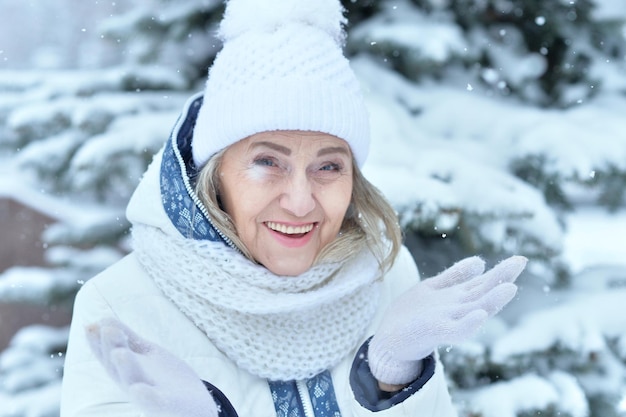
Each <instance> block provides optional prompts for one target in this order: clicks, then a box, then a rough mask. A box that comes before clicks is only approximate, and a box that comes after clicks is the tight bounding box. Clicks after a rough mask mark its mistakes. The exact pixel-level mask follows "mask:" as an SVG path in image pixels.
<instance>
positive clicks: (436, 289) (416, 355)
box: [368, 256, 528, 385]
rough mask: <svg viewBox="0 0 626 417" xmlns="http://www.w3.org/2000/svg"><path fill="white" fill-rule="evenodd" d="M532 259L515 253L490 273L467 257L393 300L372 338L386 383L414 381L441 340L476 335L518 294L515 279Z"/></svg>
mask: <svg viewBox="0 0 626 417" xmlns="http://www.w3.org/2000/svg"><path fill="white" fill-rule="evenodd" d="M527 261H528V260H527V259H526V258H525V257H523V256H512V257H510V258H508V259H506V260H504V261H502V262H500V263H499V264H498V265H496V266H495V267H494V268H493V269H491V270H489V271H487V272H484V270H485V263H484V262H483V260H481V259H480V258H478V257H471V258H466V259H464V260H462V261H460V262H458V263H456V264H454V265H453V266H452V267H450V268H448V269H446V270H445V271H443V272H442V273H440V274H439V275H437V276H436V277H433V278H430V279H426V280H423V281H421V282H419V283H418V284H416V285H415V286H413V287H412V288H411V289H410V290H409V291H407V292H406V293H405V294H403V295H402V296H401V297H399V298H398V299H397V300H396V301H395V302H394V303H393V304H392V305H390V307H389V309H388V310H387V312H386V314H385V316H384V317H383V320H382V322H381V325H380V328H379V329H378V331H377V332H376V334H375V335H374V337H373V338H372V340H371V341H370V345H369V350H368V361H369V367H370V370H371V371H372V374H373V375H374V377H375V378H376V379H377V380H378V381H379V382H381V383H383V384H386V385H405V384H408V383H410V382H412V381H414V380H415V379H416V378H417V377H418V376H419V373H420V372H421V359H423V358H425V357H427V356H428V355H430V354H431V353H432V352H433V351H434V350H435V349H436V348H437V347H438V346H440V345H448V344H454V343H458V342H460V341H462V340H464V339H466V338H468V337H470V336H471V335H472V334H473V333H474V332H475V331H476V330H477V329H478V328H479V327H480V326H481V325H482V324H484V322H485V321H486V320H487V318H489V317H490V316H493V315H494V314H496V313H497V312H498V311H500V309H502V307H504V306H505V305H506V304H507V303H508V302H509V301H511V299H513V297H514V296H515V293H516V291H517V286H516V285H515V284H513V281H515V279H516V278H517V277H518V276H519V274H520V273H521V272H522V270H523V269H524V267H525V266H526V262H527ZM483 272H484V273H483Z"/></svg>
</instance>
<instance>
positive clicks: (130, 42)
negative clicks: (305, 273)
mask: <svg viewBox="0 0 626 417" xmlns="http://www.w3.org/2000/svg"><path fill="white" fill-rule="evenodd" d="M344 5H345V7H346V8H347V9H348V17H349V19H350V26H349V28H348V29H349V32H348V41H347V44H346V53H347V54H349V55H350V58H351V62H352V64H353V67H354V69H355V71H356V73H357V75H358V77H359V79H360V80H361V82H362V84H363V89H364V92H365V94H366V98H367V102H368V106H369V108H370V112H371V116H372V132H373V144H372V151H371V154H370V158H369V160H368V162H367V164H366V168H365V173H366V175H367V176H368V177H369V178H370V180H371V181H372V182H374V183H375V184H376V185H378V186H379V187H380V188H381V189H382V190H383V192H384V193H385V194H386V195H387V196H388V197H389V199H390V200H391V201H392V203H393V204H394V206H395V207H396V209H397V210H398V213H399V214H400V217H401V221H402V225H403V227H404V228H405V231H406V236H407V245H408V246H409V247H410V249H411V250H412V252H413V254H414V256H415V259H416V262H417V263H418V265H419V267H420V269H421V270H422V272H423V273H424V275H426V276H428V275H430V274H432V273H435V272H437V271H438V270H440V269H442V268H443V267H445V266H447V265H449V264H451V263H453V262H454V261H456V260H458V259H459V258H461V257H464V256H468V255H472V254H480V255H482V256H484V257H485V258H486V259H487V260H488V261H489V262H490V263H494V262H497V260H499V259H501V258H503V257H505V256H508V255H510V254H513V253H519V254H523V255H525V256H527V257H529V258H530V260H531V262H530V263H529V267H528V270H527V272H526V273H525V274H524V275H523V276H522V277H521V278H520V291H519V295H518V297H517V298H516V299H515V300H514V302H512V303H511V305H509V306H508V307H507V308H506V309H505V311H503V312H502V314H500V315H499V316H498V317H497V318H495V319H493V320H492V321H491V322H490V323H489V324H488V325H487V326H486V327H485V329H484V330H483V331H482V332H481V333H480V334H479V335H477V336H476V338H475V339H474V340H472V341H469V342H467V343H464V344H462V345H459V346H454V347H442V358H443V360H444V362H445V365H446V369H447V372H448V377H449V380H450V387H451V391H452V394H453V397H454V399H455V403H456V404H457V406H458V409H459V413H460V415H461V416H464V417H469V416H473V417H477V416H481V417H491V416H494V417H495V416H498V417H509V416H510V417H513V416H520V417H521V416H530V415H542V416H557V415H558V416H571V417H586V416H588V417H624V416H626V314H624V307H623V306H624V303H625V302H626V201H625V195H626V194H625V193H626V118H625V116H624V115H626V4H625V3H624V2H623V0H595V1H589V0H523V1H522V0H483V1H473V0H411V1H410V0H398V1H395V0H383V1H375V0H350V1H345V2H344ZM221 6H222V5H221V1H218V0H187V1H180V2H170V1H162V2H159V1H158V0H142V1H139V0H119V1H114V2H113V1H99V0H88V1H81V2H79V4H78V3H76V2H72V1H70V0H56V1H55V2H51V1H49V0H31V1H21V0H0V158H1V161H0V162H2V163H0V201H1V200H12V201H17V202H19V203H20V204H21V205H23V207H24V209H25V210H26V209H30V210H35V211H37V212H40V213H42V214H44V215H46V216H47V217H49V218H51V219H53V221H52V222H51V224H50V225H48V226H47V227H45V228H44V229H43V230H41V240H42V242H43V247H44V248H45V259H46V263H45V265H37V266H33V265H13V266H11V267H10V268H8V269H6V270H4V271H0V312H2V311H7V310H2V309H1V307H2V305H3V304H4V305H5V306H11V305H13V306H15V305H20V306H21V305H31V306H39V308H41V309H42V310H41V311H42V312H43V313H42V314H44V315H45V314H46V313H45V311H46V309H50V308H54V309H57V310H63V309H66V310H67V311H69V306H71V302H72V299H73V296H74V294H75V292H76V291H77V289H78V288H79V287H80V285H81V284H82V283H84V282H85V281H86V280H88V279H89V278H90V277H92V276H93V275H94V274H95V273H97V272H98V271H100V270H102V269H104V268H105V267H106V266H108V265H110V264H111V263H113V262H115V260H117V259H119V258H120V257H122V256H123V255H124V254H125V253H126V252H127V251H128V250H129V244H128V239H127V234H126V232H127V228H128V224H127V222H126V221H125V218H124V208H125V205H126V202H127V200H128V198H129V196H130V193H131V192H132V190H133V189H134V187H135V185H136V183H137V181H138V180H139V178H140V177H141V174H142V173H143V171H144V169H145V167H146V164H147V163H148V162H149V161H150V159H151V156H152V154H153V153H154V152H155V151H156V150H158V149H159V147H160V146H161V145H162V143H163V141H164V140H165V138H166V137H167V134H168V133H169V131H170V129H171V127H172V125H173V123H174V121H175V119H176V117H177V115H178V112H179V110H180V107H181V105H182V103H183V102H184V100H185V99H186V98H187V97H189V95H191V94H192V93H193V92H195V91H197V90H199V89H201V88H202V83H203V81H204V75H205V73H206V68H207V66H208V65H210V62H211V60H212V58H213V56H214V54H215V53H216V51H217V50H218V49H219V43H218V42H216V41H215V39H213V37H212V35H211V34H212V30H213V29H214V28H215V24H216V23H217V22H218V21H219V18H220V16H221V10H222V9H221ZM13 221H14V219H12V218H6V217H3V218H2V223H3V225H6V226H8V225H9V224H10V222H13ZM5 222H6V223H5ZM3 229H4V230H7V227H3ZM19 238H20V236H19V235H18V236H6V235H5V236H0V244H1V245H4V246H3V247H2V250H3V251H4V250H7V249H8V246H7V245H12V242H14V240H12V239H19ZM5 314H11V313H5ZM8 318H13V317H6V316H5V317H2V316H0V326H3V325H4V324H3V323H6V322H7V321H8V320H7V319H8ZM23 324H24V326H23V327H22V328H21V329H20V330H19V331H18V332H16V334H15V335H14V336H13V338H12V340H11V341H10V344H9V345H8V346H7V347H6V349H5V350H4V351H1V352H0V417H8V416H11V417H17V416H29V417H40V416H41V417H44V416H51V417H52V416H58V398H59V390H60V378H61V376H62V365H63V355H64V352H65V343H66V341H67V328H66V327H64V326H60V327H59V326H50V325H48V324H47V323H46V321H45V320H34V321H32V322H25V323H23Z"/></svg>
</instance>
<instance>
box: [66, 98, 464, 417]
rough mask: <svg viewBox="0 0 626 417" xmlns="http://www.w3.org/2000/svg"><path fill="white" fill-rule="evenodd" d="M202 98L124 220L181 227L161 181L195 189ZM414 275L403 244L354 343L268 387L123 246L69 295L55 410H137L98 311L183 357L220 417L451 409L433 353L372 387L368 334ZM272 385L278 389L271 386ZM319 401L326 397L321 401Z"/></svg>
mask: <svg viewBox="0 0 626 417" xmlns="http://www.w3.org/2000/svg"><path fill="white" fill-rule="evenodd" d="M201 100H202V97H201V96H194V97H192V98H191V99H190V101H189V102H188V104H187V105H186V106H185V110H184V112H183V115H182V116H181V118H180V119H179V122H178V123H177V126H176V128H175V129H174V131H173V133H172V137H171V138H170V140H169V141H168V143H167V145H166V146H165V148H164V150H163V151H162V152H160V153H159V155H158V156H157V157H156V158H155V160H154V162H153V163H152V165H151V167H150V168H149V169H148V171H147V173H146V175H145V176H144V178H143V179H142V182H141V184H140V185H139V187H138V188H137V191H136V192H135V194H134V196H133V198H132V200H131V203H130V204H129V208H128V213H127V214H128V218H129V220H130V221H131V222H132V223H137V222H141V223H147V224H150V225H152V226H156V227H160V228H162V229H163V230H165V231H166V232H167V233H180V230H181V227H185V225H184V222H182V221H181V220H180V217H178V218H176V217H174V216H175V215H176V214H175V213H173V212H170V211H168V210H169V208H170V207H171V206H172V205H171V204H168V201H167V198H168V197H167V195H166V194H167V191H166V190H165V189H164V181H165V182H167V181H168V180H172V181H174V183H173V185H172V184H169V185H168V186H167V187H169V188H170V189H171V188H172V186H173V187H174V188H177V187H178V189H180V187H184V188H185V189H186V190H187V191H188V194H189V195H188V197H189V199H188V200H189V202H188V203H187V204H195V202H196V200H195V194H193V193H192V192H191V190H190V188H189V187H188V185H189V178H188V175H189V174H188V172H187V171H188V169H189V168H190V164H189V162H188V161H189V160H190V149H189V146H188V144H189V143H190V140H189V138H190V135H191V132H192V129H193V125H194V122H195V117H196V115H197V110H198V108H199V106H200V104H201ZM176 166H178V168H180V170H179V171H178V172H179V173H181V175H178V178H172V177H176V176H177V175H175V174H174V175H173V174H172V172H174V171H172V170H171V168H172V167H176ZM167 187H166V188H167ZM183 211H184V210H183ZM179 214H180V213H179ZM181 225H182V226H181ZM187 226H190V227H191V225H187ZM197 229H199V231H198V232H197V233H196V232H195V231H194V237H195V238H203V237H202V236H196V235H197V234H202V233H206V232H207V230H206V229H203V228H197ZM209 232H211V230H210V227H209ZM212 233H214V231H212ZM418 279H419V278H418V272H417V268H416V266H415V263H414V262H413V259H412V257H411V255H410V254H409V252H408V250H407V249H406V248H403V249H402V251H401V253H400V255H399V257H398V259H397V261H396V263H395V265H394V266H393V268H392V269H391V270H390V271H389V272H388V273H387V275H386V276H385V278H384V281H383V285H382V286H381V291H382V294H381V297H380V305H379V311H378V313H377V315H376V317H375V318H374V320H373V321H372V323H371V324H370V326H369V331H368V335H367V337H365V338H364V340H363V341H362V343H361V344H359V345H358V346H355V347H354V351H353V353H352V354H350V355H349V356H348V357H346V358H345V359H344V360H343V361H342V362H341V363H340V364H339V365H338V366H336V367H335V368H333V369H330V370H328V372H325V373H323V374H320V376H319V378H318V377H314V378H312V379H311V380H309V381H291V382H287V383H284V384H282V385H281V386H280V387H279V388H277V386H276V384H274V383H268V381H266V380H265V379H262V378H259V377H257V376H254V375H252V374H250V373H248V372H247V371H245V370H242V369H240V368H238V367H237V365H236V364H235V363H234V362H232V361H231V360H230V359H229V358H228V357H227V356H225V355H224V354H223V353H222V352H220V351H219V350H218V349H217V348H216V347H215V346H214V345H213V344H212V343H211V342H210V341H209V339H208V338H207V337H206V335H205V334H204V333H202V331H200V330H199V329H198V328H197V327H196V326H195V325H194V324H193V322H192V321H190V320H189V319H188V318H187V317H186V316H185V315H184V314H183V313H181V312H180V311H179V310H178V308H177V307H176V306H175V305H174V304H173V303H172V302H171V301H170V300H169V299H168V298H167V297H166V296H165V295H164V294H163V293H162V292H161V291H160V290H159V288H157V286H156V285H155V284H154V282H153V281H152V279H151V278H150V277H149V276H148V274H147V273H146V272H145V271H144V270H143V268H142V266H141V265H140V263H139V262H138V260H137V259H136V257H135V255H134V254H133V253H131V254H130V255H128V256H126V257H125V258H124V259H122V260H121V261H119V262H117V263H116V264H114V265H113V266H111V267H109V268H108V269H107V270H105V271H104V272H102V273H101V274H99V275H98V276H96V277H94V278H92V279H91V280H89V281H88V282H87V283H86V284H85V285H84V286H83V287H82V288H81V290H80V291H79V293H78V295H77V297H76V302H75V307H74V317H73V319H72V326H71V331H70V339H69V345H68V351H67V356H66V360H65V370H64V379H63V390H62V401H61V417H78V416H94V417H95V416H103V417H104V416H106V417H122V416H140V415H141V411H140V410H138V409H137V408H135V407H134V406H133V404H131V403H129V401H128V398H127V396H126V393H125V392H123V391H122V390H121V389H120V388H119V387H118V386H117V385H116V384H115V383H114V382H113V380H112V379H110V378H109V376H108V375H107V374H106V372H105V370H104V368H103V367H102V365H100V363H99V362H98V361H97V359H96V358H95V357H94V355H93V354H92V353H91V351H90V349H89V346H88V344H87V340H86V337H85V327H86V326H87V325H89V324H92V323H94V322H96V321H98V320H101V319H104V318H107V317H115V318H117V319H119V320H120V321H122V322H123V323H125V324H126V325H127V326H129V327H130V328H131V329H133V330H134V331H135V332H137V333H138V334H139V335H141V336H143V337H145V338H146V339H148V340H150V341H152V342H154V343H157V344H158V345H160V346H162V347H163V348H166V349H167V350H169V351H170V352H171V353H173V354H174V355H176V356H177V357H179V358H181V359H182V360H184V361H185V362H186V363H187V364H189V366H190V367H191V368H193V369H194V370H195V372H196V373H197V375H198V376H199V377H200V378H201V379H202V380H203V381H205V384H206V385H207V387H208V388H210V389H211V392H212V394H213V396H214V398H215V400H216V402H218V404H219V405H220V410H221V411H220V417H235V416H240V417H275V416H277V415H278V416H283V415H285V416H287V415H290V416H291V415H299V416H301V417H325V416H333V417H338V415H339V413H340V415H341V416H344V417H348V416H354V417H356V416H373V415H376V416H379V417H395V416H397V417H400V416H423V417H453V416H455V415H456V412H455V410H454V407H453V405H452V402H451V400H450V396H449V394H448V390H447V386H446V382H445V378H444V373H443V368H442V365H441V363H440V362H439V360H438V359H437V357H436V355H435V354H433V355H431V356H430V357H429V358H427V359H425V360H424V364H425V366H424V371H423V373H422V375H421V376H420V377H419V378H418V380H417V381H415V382H414V383H413V384H411V385H410V386H409V388H407V389H405V390H403V391H401V392H399V393H397V394H395V395H390V396H387V397H384V396H382V397H381V396H380V395H379V394H380V392H378V391H377V389H376V381H375V380H374V378H373V377H372V376H371V374H370V373H369V369H368V366H367V362H366V360H367V339H368V338H369V336H371V335H373V334H374V332H375V331H376V329H377V327H378V323H379V321H380V319H381V318H382V314H383V313H384V311H385V309H386V308H387V306H388V305H389V304H390V303H391V302H392V301H393V299H394V298H396V297H398V296H399V295H401V294H402V293H403V292H404V291H405V290H406V289H407V288H409V287H410V286H412V285H414V284H415V283H416V282H417V280H418ZM311 387H314V388H311ZM279 390H280V392H281V393H282V394H277V392H278V391H279ZM290 390H291V391H290ZM284 393H287V394H289V395H292V396H293V398H294V399H295V401H290V403H291V404H292V406H293V407H294V409H293V410H292V409H289V410H285V409H282V410H279V411H278V412H277V411H276V410H277V409H279V407H278V406H277V403H276V397H277V396H278V395H283V394H284ZM311 394H312V395H311ZM207 395H209V391H207ZM290 398H292V397H290ZM326 399H330V400H331V401H328V403H323V401H326ZM320 404H322V405H323V407H320ZM328 404H330V405H328ZM180 417H185V416H180Z"/></svg>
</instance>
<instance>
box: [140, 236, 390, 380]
mask: <svg viewBox="0 0 626 417" xmlns="http://www.w3.org/2000/svg"><path fill="white" fill-rule="evenodd" d="M133 237H134V242H135V250H136V252H137V255H138V259H139V261H140V262H141V264H142V265H143V267H144V268H145V269H146V271H147V272H148V274H149V275H150V276H151V277H152V279H153V280H154V282H155V283H156V285H157V286H158V287H159V288H160V289H161V291H162V292H163V293H164V294H165V295H166V296H167V297H168V298H169V299H171V300H172V302H174V304H176V305H177V307H178V308H179V309H180V310H181V311H182V312H183V313H184V314H185V315H186V316H187V317H189V318H190V319H191V320H192V321H193V322H194V323H195V325H196V326H197V327H198V328H200V329H201V330H202V331H203V332H204V333H205V334H206V335H207V337H208V338H209V339H210V340H211V341H212V342H213V343H214V344H215V345H216V346H217V348H218V349H220V350H221V351H222V352H223V353H224V354H226V355H227V356H228V357H229V358H230V359H231V360H233V361H234V362H235V363H237V365H238V366H239V367H241V368H243V369H245V370H247V371H248V372H250V373H252V374H254V375H257V376H259V377H262V378H267V379H270V380H284V381H287V380H299V379H306V378H310V377H312V376H314V375H317V374H318V373H320V372H322V371H324V370H326V369H330V368H332V367H334V366H335V365H337V364H338V363H339V362H340V361H341V360H342V359H343V358H345V357H346V356H347V355H348V354H350V353H351V352H354V350H355V349H356V348H357V347H358V344H359V343H360V342H361V341H362V340H363V338H364V336H365V331H366V329H367V328H368V325H369V324H370V323H371V320H372V318H373V317H374V314H375V312H376V308H377V306H378V294H379V280H378V279H377V278H378V277H379V276H380V274H379V270H378V264H377V262H376V260H375V258H374V256H373V255H372V254H371V253H370V252H369V251H365V252H364V253H361V254H360V255H359V256H357V257H356V258H355V259H353V260H351V261H350V262H348V263H346V264H344V265H340V264H321V265H319V266H315V267H313V268H311V269H310V270H309V271H307V272H305V273H304V274H302V275H300V276H297V277H285V276H277V275H274V274H272V273H271V272H270V271H269V270H268V269H266V268H264V267H263V266H260V265H257V264H255V263H253V262H251V261H249V260H248V259H247V258H245V257H244V256H243V255H241V254H240V253H238V252H237V251H235V250H234V249H232V248H230V247H228V246H227V245H225V244H224V243H222V242H212V241H208V240H193V239H185V238H184V237H182V236H170V235H166V234H165V233H163V232H162V231H161V230H159V229H157V228H154V227H150V226H144V225H135V226H134V228H133Z"/></svg>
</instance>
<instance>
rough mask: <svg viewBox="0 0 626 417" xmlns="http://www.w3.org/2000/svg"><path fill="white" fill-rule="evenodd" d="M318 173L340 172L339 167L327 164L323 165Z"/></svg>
mask: <svg viewBox="0 0 626 417" xmlns="http://www.w3.org/2000/svg"><path fill="white" fill-rule="evenodd" d="M320 171H331V172H339V171H341V165H339V164H336V163H328V164H324V165H322V167H321V168H320Z"/></svg>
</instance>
